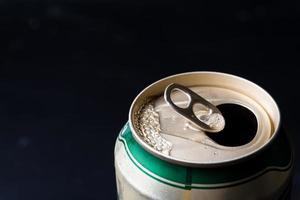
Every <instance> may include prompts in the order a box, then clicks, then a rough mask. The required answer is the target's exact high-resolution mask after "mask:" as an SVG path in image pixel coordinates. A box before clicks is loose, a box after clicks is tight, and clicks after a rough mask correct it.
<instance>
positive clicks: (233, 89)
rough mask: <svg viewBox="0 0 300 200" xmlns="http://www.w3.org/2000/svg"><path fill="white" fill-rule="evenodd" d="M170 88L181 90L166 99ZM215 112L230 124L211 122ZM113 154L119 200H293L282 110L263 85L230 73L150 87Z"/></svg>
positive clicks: (176, 78)
mask: <svg viewBox="0 0 300 200" xmlns="http://www.w3.org/2000/svg"><path fill="white" fill-rule="evenodd" d="M172 84H173V86H174V84H178V85H180V86H184V87H182V88H180V87H179V86H178V87H173V90H172V89H171V90H172V91H170V93H166V91H167V89H166V88H168V87H170V85H172ZM185 88H188V89H186V90H187V91H185ZM189 92H190V93H189ZM187 94H188V95H187ZM192 94H193V95H194V94H195V96H193V95H192ZM166 95H169V96H166ZM197 95H199V96H197ZM168 97H169V99H168ZM197 98H198V100H197ZM199 99H200V100H199ZM201 99H204V100H203V102H202V100H201ZM168 100H169V101H171V103H170V102H168ZM205 100H206V101H205ZM205 102H209V103H207V104H206V103H205ZM172 104H173V105H172ZM210 105H212V108H211V109H210V108H207V106H208V107H209V106H210ZM213 107H214V108H217V109H216V110H217V111H220V113H221V114H222V117H223V118H224V120H225V121H222V118H213V117H215V116H214V115H213V114H215V113H217V114H218V112H217V111H216V112H215V111H214V110H213ZM176 109H177V110H176ZM180 112H181V113H180ZM193 118H194V121H193ZM195 120H198V121H200V122H199V124H197V121H195ZM212 120H213V121H212ZM202 122H203V123H202ZM223 122H224V124H222V123H223ZM201 123H202V124H204V126H206V125H209V126H208V127H207V128H205V127H204V126H202V125H201ZM210 123H211V124H210ZM214 123H215V124H214ZM212 124H213V125H212ZM216 124H217V126H219V127H221V128H220V129H219V130H218V131H214V130H213V129H211V130H210V128H214V127H217V126H215V125H216ZM220 124H221V125H220ZM223 126H224V127H223ZM203 127H204V128H203ZM114 156H115V173H116V182H117V192H118V198H119V199H124V200H135V199H138V200H143V199H157V200H168V199H172V200H196V199H197V200H198V199H199V200H240V199H243V200H260V199H267V200H268V199H270V200H277V199H288V198H289V192H290V183H291V177H292V176H291V174H292V173H291V172H292V166H293V153H292V149H291V146H290V143H289V141H288V139H287V135H286V134H285V132H284V131H283V128H282V125H281V118H280V112H279V108H278V106H277V104H276V102H275V101H274V99H273V98H272V97H271V96H270V94H268V93H267V92H266V91H265V90H264V89H262V88H261V87H260V86H258V85H256V84H255V83H253V82H250V81H248V80H246V79H244V78H241V77H238V76H234V75H231V74H226V73H219V72H201V71H200V72H188V73H182V74H177V75H173V76H169V77H166V78H164V79H161V80H159V81H157V82H155V83H153V84H151V85H150V86H148V87H147V88H145V89H144V90H143V91H142V92H141V93H140V94H139V95H138V96H137V97H136V98H135V100H134V101H133V103H132V105H131V108H130V112H129V120H128V122H127V123H126V124H125V126H124V127H123V128H122V130H121V131H120V134H119V136H118V138H117V140H116V144H115V152H114Z"/></svg>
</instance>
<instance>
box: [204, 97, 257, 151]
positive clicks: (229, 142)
mask: <svg viewBox="0 0 300 200" xmlns="http://www.w3.org/2000/svg"><path fill="white" fill-rule="evenodd" d="M217 107H218V109H219V110H220V111H221V112H222V114H223V116H224V118H225V119H226V126H225V128H224V129H223V130H222V131H220V132H219V133H218V134H208V137H209V138H211V139H212V140H213V141H215V142H216V143H218V144H220V145H223V146H241V145H245V144H247V143H249V142H251V141H252V140H253V138H254V137H255V135H256V132H257V126H258V123H257V119H256V116H255V115H254V114H253V112H252V111H250V110H249V109H248V108H246V107H244V106H241V105H238V104H231V103H226V104H220V105H218V106H217ZM237 134H238V135H237Z"/></svg>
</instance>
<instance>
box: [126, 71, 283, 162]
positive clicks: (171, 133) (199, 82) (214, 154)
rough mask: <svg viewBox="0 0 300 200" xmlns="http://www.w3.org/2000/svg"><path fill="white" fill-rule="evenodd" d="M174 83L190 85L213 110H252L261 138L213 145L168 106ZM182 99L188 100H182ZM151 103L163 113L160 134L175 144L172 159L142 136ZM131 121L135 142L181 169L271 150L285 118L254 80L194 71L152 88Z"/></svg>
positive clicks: (137, 103)
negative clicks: (144, 113) (169, 90)
mask: <svg viewBox="0 0 300 200" xmlns="http://www.w3.org/2000/svg"><path fill="white" fill-rule="evenodd" d="M174 82H176V83H178V84H182V85H185V86H188V87H189V88H190V89H192V90H193V91H194V92H195V93H197V94H201V96H202V97H203V98H205V99H207V100H208V101H209V102H211V103H212V104H213V105H216V106H217V105H220V104H226V103H234V104H238V105H241V106H243V107H246V108H247V109H249V110H251V111H252V112H253V114H254V115H255V117H256V119H257V124H258V125H257V133H256V136H255V138H254V139H253V140H252V141H251V142H249V143H248V144H246V145H242V146H237V147H228V146H222V145H219V144H216V143H215V142H213V141H212V140H210V139H209V138H208V137H206V134H204V132H203V131H202V130H200V129H199V128H197V126H195V125H193V123H190V121H189V120H187V119H186V118H185V117H182V115H180V114H178V113H177V112H175V111H174V109H173V108H171V107H170V106H169V105H168V104H167V103H166V102H165V99H164V96H163V93H164V89H165V88H166V87H167V86H168V85H170V84H171V83H174ZM176 98H177V100H178V101H182V99H180V97H175V99H176ZM177 100H176V101H177ZM145 102H150V103H151V104H153V106H154V108H155V109H154V111H155V112H157V113H158V114H159V122H160V134H161V136H163V138H165V139H166V140H167V141H168V142H170V143H171V144H172V150H171V151H170V153H169V154H165V153H162V152H160V151H157V150H156V149H155V148H153V146H151V145H149V144H148V143H147V142H145V138H144V137H143V136H142V134H141V133H140V132H139V130H140V128H139V127H140V125H141V123H140V122H139V121H138V119H139V118H138V116H139V113H140V111H141V108H143V107H144V106H145ZM182 102H183V103H184V104H186V102H184V101H182ZM129 119H130V120H129V124H130V127H131V129H132V131H133V136H134V138H135V140H136V141H137V142H138V143H139V144H140V145H141V146H142V147H143V148H144V149H145V150H146V151H148V152H150V153H151V154H153V155H155V156H157V157H159V158H161V159H164V160H166V161H168V162H172V163H176V164H180V165H186V166H198V167H200V166H201V167H212V166H215V167H216V166H220V165H229V164H233V163H235V162H238V161H240V160H243V159H246V158H247V157H249V156H251V155H254V154H256V153H257V152H259V151H260V150H262V149H263V148H264V147H266V146H267V145H268V144H269V143H270V142H271V141H272V140H273V138H274V136H275V135H276V134H277V129H278V127H279V122H280V114H279V110H278V107H277V105H276V103H275V101H274V100H273V99H272V97H271V96H270V95H269V94H268V93H267V92H266V91H264V90H263V89H262V88H260V87H259V86H257V85H256V84H254V83H252V82H250V81H247V80H245V79H242V78H240V77H236V76H233V75H229V74H224V73H216V72H193V73H185V74H179V75H175V76H170V77H167V78H165V79H162V80H160V81H158V82H156V83H154V84H152V85H150V86H149V87H147V88H146V89H145V90H143V91H142V92H141V93H140V94H139V95H138V96H137V98H136V99H135V100H134V102H133V104H132V106H131V109H130V114H129ZM216 134H219V133H216ZM237 134H242V133H237ZM199 155H201V156H199Z"/></svg>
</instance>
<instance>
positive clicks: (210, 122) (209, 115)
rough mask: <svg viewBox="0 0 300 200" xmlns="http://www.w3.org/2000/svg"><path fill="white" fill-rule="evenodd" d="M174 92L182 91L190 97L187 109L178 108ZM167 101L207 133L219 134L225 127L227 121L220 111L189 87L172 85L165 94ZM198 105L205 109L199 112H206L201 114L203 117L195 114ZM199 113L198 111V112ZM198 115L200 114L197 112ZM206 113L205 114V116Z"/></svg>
mask: <svg viewBox="0 0 300 200" xmlns="http://www.w3.org/2000/svg"><path fill="white" fill-rule="evenodd" d="M173 91H180V92H183V93H184V94H186V95H187V96H188V97H189V100H190V101H189V104H188V106H187V107H186V108H182V107H179V106H177V105H176V104H175V103H174V102H173V100H172V98H171V94H172V92H173ZM164 98H165V101H166V102H167V103H168V104H169V105H170V106H171V107H172V108H173V109H174V110H175V111H176V112H177V113H179V114H180V115H182V116H184V117H185V118H187V119H188V120H190V121H191V122H193V123H194V124H196V125H197V126H198V127H199V128H200V129H201V130H203V131H207V132H219V131H221V130H223V128H224V127H225V119H224V117H223V115H222V113H221V112H220V110H219V109H218V108H217V107H216V106H214V105H213V104H211V103H210V102H208V101H207V100H205V99H204V98H203V97H201V96H200V95H198V94H196V93H195V92H193V91H192V90H190V89H189V88H187V87H184V86H182V85H179V84H176V83H172V84H170V85H169V86H167V88H166V89H165V93H164ZM196 104H201V105H202V106H204V107H205V109H204V110H199V111H205V112H199V113H202V114H201V115H199V114H195V112H194V106H195V105H196ZM197 111H198V110H197ZM197 113H198V112H197ZM203 113H204V114H203Z"/></svg>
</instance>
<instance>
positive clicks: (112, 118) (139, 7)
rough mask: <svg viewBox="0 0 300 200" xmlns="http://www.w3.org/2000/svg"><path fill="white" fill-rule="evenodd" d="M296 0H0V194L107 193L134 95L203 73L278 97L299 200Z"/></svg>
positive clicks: (6, 197)
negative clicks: (248, 83)
mask: <svg viewBox="0 0 300 200" xmlns="http://www.w3.org/2000/svg"><path fill="white" fill-rule="evenodd" d="M299 2H300V1H243V2H242V3H241V1H234V2H232V1H231V2H228V1H202V0H201V1H198V3H190V2H189V3H187V2H183V1H182V2H177V3H174V2H167V1H128V2H117V1H103V0H102V1H100V0H99V1H96V0H95V1H91V0H86V1H79V0H78V1H55V0H54V1H38V0H35V1H34V0H33V1H26V0H23V1H20V0H19V1H12V0H10V1H8V0H0V66H1V69H0V78H1V81H0V94H1V98H0V123H1V124H0V199H1V200H15V199H17V200H18V199H26V200H27V199H28V200H31V199H32V200H33V199H115V198H116V186H115V175H114V166H113V148H114V142H115V139H116V137H117V135H118V132H119V130H120V129H121V128H122V126H123V124H125V123H126V121H127V115H128V110H129V106H130V104H131V102H132V100H133V98H134V97H135V96H136V95H137V94H138V92H139V91H140V90H141V89H143V88H144V87H145V86H147V85H148V84H150V83H152V82H154V81H156V80H158V79H160V78H163V77H165V76H168V75H172V74H176V73H180V72H187V71H201V70H210V71H222V72H227V73H232V74H235V75H239V76H242V77H245V78H247V79H249V80H252V81H253V82H255V83H257V84H259V85H261V86H262V87H263V88H265V89H266V90H267V91H269V92H270V93H271V95H272V96H273V97H274V98H275V99H276V101H277V102H278V104H279V106H280V109H281V112H282V116H283V125H284V126H285V129H286V130H287V132H288V134H289V135H290V138H291V139H292V142H293V145H294V146H295V149H296V150H295V152H296V167H295V176H294V190H293V197H294V198H293V199H295V200H296V199H299V198H300V191H299V187H300V166H299V164H298V163H299V159H298V157H299V156H298V154H297V152H298V151H299V150H297V145H299V144H300V139H299V135H298V131H299V128H298V127H299V120H300V118H299V115H298V113H299V112H300V109H299V102H300V101H299V100H300V99H299V84H298V82H299V79H300V74H299V70H298V67H299V64H300V62H299V47H300V45H299V44H300V37H299V34H300V31H299V29H298V27H299V25H300V14H299V11H300V3H299Z"/></svg>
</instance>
